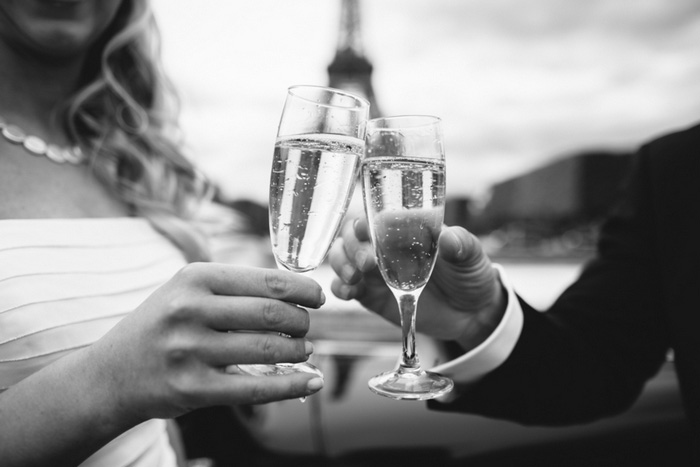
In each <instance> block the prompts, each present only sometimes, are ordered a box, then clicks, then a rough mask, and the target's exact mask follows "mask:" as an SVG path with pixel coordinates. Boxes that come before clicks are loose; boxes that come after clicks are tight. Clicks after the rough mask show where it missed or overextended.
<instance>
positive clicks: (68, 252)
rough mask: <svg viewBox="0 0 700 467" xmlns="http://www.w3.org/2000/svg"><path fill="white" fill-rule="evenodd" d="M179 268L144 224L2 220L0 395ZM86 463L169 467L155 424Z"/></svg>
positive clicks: (89, 337) (91, 335) (90, 337)
mask: <svg viewBox="0 0 700 467" xmlns="http://www.w3.org/2000/svg"><path fill="white" fill-rule="evenodd" d="M184 265H185V260H184V258H183V256H182V254H181V252H180V251H179V250H178V249H177V248H176V247H175V246H174V245H173V244H172V243H170V242H169V241H168V240H167V239H166V238H165V237H163V236H162V235H160V234H159V233H158V232H156V231H155V230H154V229H153V228H152V227H151V226H150V224H149V223H148V221H146V220H145V219H139V218H93V219H5V220H0V391H4V390H5V389H7V388H9V387H10V386H12V385H14V384H17V383H18V382H20V381H21V380H22V379H24V378H26V377H27V376H29V375H31V374H32V373H34V372H35V371H38V370H40V369H41V368H43V367H44V366H46V365H49V364H50V363H51V362H54V361H55V360H57V359H59V358H61V357H62V356H65V355H67V354H68V353H70V352H72V351H74V350H77V349H80V348H83V347H85V346H88V345H90V344H91V343H93V342H95V341H96V340H97V339H99V338H100V337H102V336H103V335H104V334H105V333H106V332H108V331H109V330H110V329H111V328H112V327H113V326H114V325H115V324H116V323H117V322H118V321H119V320H120V319H122V318H123V317H124V316H125V315H126V314H127V313H129V312H131V311H132V310H134V309H135V308H136V307H137V306H138V305H139V304H140V303H141V302H143V301H144V300H145V299H146V297H148V296H149V295H150V294H151V293H152V292H153V291H154V290H155V289H156V288H158V287H159V286H161V285H162V284H163V283H165V282H166V281H167V280H168V279H170V278H171V277H172V276H173V274H175V273H176V272H177V271H178V270H179V269H180V268H182V267H183V266H184ZM83 465H84V466H91V467H92V466H110V467H120V466H124V467H125V466H130V467H146V466H149V467H151V466H157V467H161V466H163V467H164V466H173V465H175V457H174V454H173V452H172V448H171V447H170V445H169V443H168V439H167V434H166V426H165V422H164V421H163V420H151V421H148V422H146V423H143V424H141V425H139V426H137V427H135V428H134V429H132V430H130V431H128V432H126V433H124V434H123V435H122V436H120V437H118V438H117V439H115V440H114V441H112V442H111V443H110V444H108V445H107V446H105V447H104V448H103V449H101V450H100V451H99V452H97V453H95V455H93V456H92V457H91V458H90V459H89V460H87V461H86V462H85V463H84V464H83Z"/></svg>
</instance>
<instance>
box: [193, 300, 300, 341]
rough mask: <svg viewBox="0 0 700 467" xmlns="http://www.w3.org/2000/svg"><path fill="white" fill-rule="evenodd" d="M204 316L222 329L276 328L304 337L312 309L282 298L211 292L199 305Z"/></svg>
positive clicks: (257, 329) (254, 329) (291, 334)
mask: <svg viewBox="0 0 700 467" xmlns="http://www.w3.org/2000/svg"><path fill="white" fill-rule="evenodd" d="M199 308H200V309H201V311H200V312H199V313H201V316H202V319H203V320H204V322H205V323H206V324H207V325H208V326H210V327H211V328H213V329H216V330H218V331H274V332H282V333H284V334H288V335H290V336H292V337H304V336H305V335H306V333H307V331H308V330H309V312H308V311H306V310H305V309H304V308H302V307H299V306H296V305H294V304H291V303H287V302H283V301H281V300H273V299H270V298H259V297H229V296H223V295H211V296H208V297H205V298H203V299H202V300H201V303H200V305H199Z"/></svg>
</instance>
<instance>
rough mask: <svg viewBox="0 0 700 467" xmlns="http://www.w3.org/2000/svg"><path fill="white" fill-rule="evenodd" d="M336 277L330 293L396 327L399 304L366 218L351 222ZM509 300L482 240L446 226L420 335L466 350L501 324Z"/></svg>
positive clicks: (334, 253) (421, 310)
mask: <svg viewBox="0 0 700 467" xmlns="http://www.w3.org/2000/svg"><path fill="white" fill-rule="evenodd" d="M330 263H331V266H332V268H333V270H334V271H335V273H336V274H337V277H336V278H335V279H334V280H333V283H332V285H331V290H332V291H333V293H334V294H335V295H336V296H338V297H339V298H341V299H344V300H350V299H357V300H358V301H359V302H360V303H361V304H362V305H363V306H365V307H366V308H368V309H370V310H372V311H374V312H375V313H377V314H379V315H381V316H383V317H384V318H385V319H387V320H389V321H391V322H393V323H396V324H398V323H399V312H398V307H397V305H396V300H395V298H394V296H393V294H392V293H391V291H390V290H389V288H388V287H387V286H386V284H385V282H384V280H383V279H382V277H381V274H380V273H379V270H378V269H377V265H376V260H375V257H374V252H373V250H372V247H371V245H370V243H369V233H368V229H367V222H366V220H364V219H361V220H358V221H355V222H354V223H347V224H346V225H345V226H344V228H343V230H342V233H341V236H340V238H339V239H338V240H337V241H336V242H335V244H334V246H333V249H332V250H331V253H330ZM505 306H506V296H505V292H504V291H503V289H502V287H501V285H500V282H499V280H498V274H497V273H496V271H495V270H494V269H493V268H492V267H491V261H490V260H489V258H488V256H486V254H485V253H484V251H483V249H482V247H481V244H480V243H479V241H478V239H477V238H476V237H475V236H474V235H472V234H470V233H469V232H467V231H466V230H465V229H463V228H461V227H443V230H442V232H441V233H440V238H439V254H438V259H437V261H436V263H435V268H434V270H433V273H432V276H431V279H430V281H429V282H428V285H427V286H426V288H425V290H424V291H423V293H422V294H421V297H420V300H419V301H418V313H417V314H416V319H417V325H416V327H417V330H418V331H420V332H422V333H425V334H428V335H431V336H433V337H435V338H438V339H442V340H454V341H457V342H459V343H460V345H461V346H462V347H463V348H464V349H465V350H470V349H471V348H473V347H475V346H477V345H479V344H480V343H481V342H482V341H483V340H484V339H486V337H488V335H489V334H490V333H491V332H492V331H493V329H495V327H496V326H497V325H498V323H499V321H500V319H501V317H502V316H503V312H504V311H505Z"/></svg>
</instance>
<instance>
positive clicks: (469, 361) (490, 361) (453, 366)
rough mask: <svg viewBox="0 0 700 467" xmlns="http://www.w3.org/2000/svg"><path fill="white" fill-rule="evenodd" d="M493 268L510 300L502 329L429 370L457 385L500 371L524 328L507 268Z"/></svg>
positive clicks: (499, 325)
mask: <svg viewBox="0 0 700 467" xmlns="http://www.w3.org/2000/svg"><path fill="white" fill-rule="evenodd" d="M493 267H494V269H496V270H497V271H498V275H499V277H500V280H501V284H502V285H503V287H504V289H505V290H506V293H507V300H508V304H507V306H506V311H505V313H504V314H503V318H502V319H501V322H500V323H499V324H498V327H496V329H495V330H494V331H493V333H491V335H490V336H489V337H488V338H487V339H486V340H485V341H484V342H482V343H481V344H479V345H478V346H477V347H475V348H473V349H472V350H470V351H469V352H467V353H465V354H464V355H462V356H461V357H458V358H456V359H454V360H451V361H449V362H446V363H442V364H440V365H438V366H435V367H433V368H431V369H430V370H429V371H432V372H435V373H440V374H442V375H445V376H448V377H450V378H452V379H453V380H454V381H455V382H456V383H462V384H468V383H472V382H475V381H477V380H478V379H480V378H481V377H483V376H484V375H486V374H487V373H488V372H490V371H492V370H494V369H496V368H497V367H498V366H499V365H500V364H501V363H503V362H504V361H505V360H506V359H507V358H508V356H509V355H510V353H511V352H512V351H513V348H514V347H515V343H516V342H517V341H518V338H519V337H520V331H521V330H522V328H523V311H522V308H521V307H520V302H519V301H518V298H517V297H516V295H515V291H514V290H513V286H512V285H511V284H510V282H509V281H508V278H507V277H506V274H505V272H504V271H503V268H502V267H501V266H500V265H498V264H494V265H493Z"/></svg>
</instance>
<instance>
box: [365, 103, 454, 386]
mask: <svg viewBox="0 0 700 467" xmlns="http://www.w3.org/2000/svg"><path fill="white" fill-rule="evenodd" d="M366 140H367V143H366V144H367V146H366V154H365V160H364V161H363V163H362V182H363V191H364V202H365V212H366V214H367V219H368V221H369V229H370V239H371V242H372V246H373V247H374V252H375V255H376V256H377V264H378V266H379V271H380V272H381V274H382V277H383V278H384V281H385V282H386V284H387V285H388V286H389V288H390V289H391V292H392V293H393V294H394V296H395V297H396V301H397V303H398V306H399V312H400V318H401V331H402V335H403V351H402V353H401V360H400V362H399V365H398V367H397V368H396V369H395V370H393V371H387V372H385V373H382V374H380V375H377V376H375V377H373V378H372V379H370V381H369V387H370V389H371V390H372V391H374V392H375V393H377V394H380V395H382V396H386V397H389V398H392V399H409V400H425V399H432V398H434V397H438V396H441V395H443V394H446V393H447V392H449V391H450V390H452V387H453V383H452V380H450V379H449V378H446V377H444V376H441V375H438V374H436V373H431V372H427V371H425V370H423V369H421V367H420V362H419V360H418V354H417V353H416V308H417V305H418V297H419V296H420V294H421V292H422V291H423V288H424V287H425V285H426V284H427V282H428V279H429V278H430V275H431V273H432V271H433V266H434V265H435V260H436V259H437V250H438V236H439V235H440V230H441V229H442V223H443V217H444V208H445V155H444V150H443V144H442V130H441V126H440V119H439V118H437V117H432V116H420V115H407V116H399V117H387V118H377V119H373V120H370V121H369V123H368V124H367V136H366Z"/></svg>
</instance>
